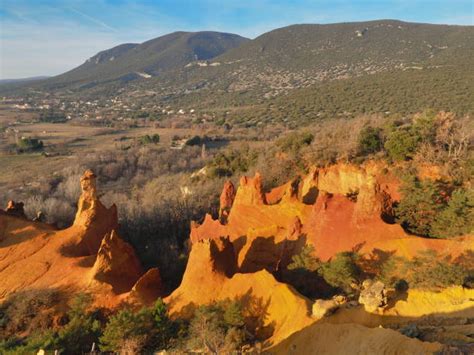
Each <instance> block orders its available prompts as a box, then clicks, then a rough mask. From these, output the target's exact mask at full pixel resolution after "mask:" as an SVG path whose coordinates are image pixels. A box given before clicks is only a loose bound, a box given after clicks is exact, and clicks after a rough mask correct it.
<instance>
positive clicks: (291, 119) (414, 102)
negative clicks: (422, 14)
mask: <svg viewBox="0 0 474 355" xmlns="http://www.w3.org/2000/svg"><path fill="white" fill-rule="evenodd" d="M471 61H472V60H471ZM472 64H473V65H474V62H473V63H472ZM428 108H431V109H434V110H445V111H452V112H456V113H458V114H460V115H463V114H468V113H473V112H474V73H473V71H472V70H469V66H467V65H464V66H456V67H442V68H433V69H423V70H407V71H393V72H387V73H380V74H375V75H365V76H362V77H358V78H352V79H344V80H337V81H333V82H328V83H325V84H322V85H316V86H314V87H312V88H307V89H299V90H295V91H293V92H290V93H289V94H288V95H286V96H281V97H278V98H276V99H272V100H268V101H266V102H265V103H263V104H260V105H255V106H253V107H251V108H245V109H244V108H242V109H238V110H235V111H233V112H232V113H230V114H229V117H228V121H229V122H231V123H235V124H243V125H246V126H255V125H259V124H272V123H285V124H289V125H290V126H295V127H296V126H297V125H298V126H299V125H301V124H309V123H311V122H314V121H320V120H323V119H328V118H333V117H346V118H352V117H355V116H358V115H361V114H373V113H387V114H395V113H397V114H400V115H408V114H412V113H416V112H419V111H423V110H425V109H428Z"/></svg>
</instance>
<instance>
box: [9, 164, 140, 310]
mask: <svg viewBox="0 0 474 355" xmlns="http://www.w3.org/2000/svg"><path fill="white" fill-rule="evenodd" d="M95 181H96V178H95V175H94V174H93V173H92V172H91V171H86V173H85V174H84V176H83V177H82V179H81V187H82V195H81V197H80V200H79V203H78V212H77V215H76V220H75V222H74V225H72V226H71V227H69V228H67V229H63V230H57V229H55V228H54V227H53V226H51V225H48V224H45V223H38V222H34V221H29V220H27V219H24V218H18V217H16V216H14V215H11V214H10V213H7V212H5V211H3V210H0V280H1V282H0V300H2V299H4V298H6V297H8V296H9V295H10V294H11V293H14V292H30V291H31V290H41V289H49V288H54V289H58V290H64V291H65V292H66V293H67V294H74V293H76V292H90V293H91V294H93V296H94V302H95V305H96V306H98V307H108V308H113V307H116V306H117V305H118V304H120V303H121V302H123V300H124V299H125V298H126V295H127V294H128V292H129V291H130V289H131V288H132V286H133V285H134V284H136V282H137V280H138V279H139V278H140V276H141V275H142V269H141V267H140V263H139V261H138V259H137V257H136V255H135V253H134V251H133V248H132V247H131V246H130V245H129V244H128V243H126V242H124V241H123V240H122V239H120V237H119V236H118V235H117V234H116V232H115V230H116V227H117V226H118V224H117V214H116V210H115V207H112V208H110V209H107V208H105V207H104V206H103V205H102V203H101V202H100V200H99V197H98V194H97V189H96V185H95ZM13 206H14V205H13V204H11V207H13ZM16 206H18V205H17V204H16ZM10 210H12V208H11V209H10ZM13 210H16V211H18V210H20V209H18V208H14V209H13Z"/></svg>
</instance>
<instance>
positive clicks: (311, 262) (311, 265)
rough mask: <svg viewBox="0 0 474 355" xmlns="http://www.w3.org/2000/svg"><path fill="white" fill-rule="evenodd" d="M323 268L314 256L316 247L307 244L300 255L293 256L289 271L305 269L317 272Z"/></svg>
mask: <svg viewBox="0 0 474 355" xmlns="http://www.w3.org/2000/svg"><path fill="white" fill-rule="evenodd" d="M320 266H321V262H320V261H319V259H318V258H316V257H315V256H314V246H313V245H312V244H307V245H305V246H304V247H303V249H302V250H301V252H300V253H299V254H296V255H293V257H292V262H291V264H289V265H288V270H297V269H304V270H309V271H317V270H318V269H319V267H320Z"/></svg>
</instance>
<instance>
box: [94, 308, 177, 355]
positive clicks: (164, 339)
mask: <svg viewBox="0 0 474 355" xmlns="http://www.w3.org/2000/svg"><path fill="white" fill-rule="evenodd" d="M174 327H175V325H174V324H173V322H171V321H170V319H169V318H168V312H167V309H166V306H165V304H164V303H163V301H162V300H161V299H158V300H157V301H156V302H155V304H154V306H153V307H144V308H142V309H140V310H139V311H137V312H133V311H132V310H130V309H123V310H121V311H119V312H118V313H117V314H115V315H113V316H111V317H110V318H109V320H108V322H107V324H106V327H105V330H104V333H103V335H102V336H101V337H100V343H101V346H100V348H101V350H102V351H114V352H116V351H120V350H122V349H123V348H124V347H125V345H126V344H127V342H129V341H135V342H136V344H137V347H138V349H135V350H136V351H138V352H143V351H145V352H153V351H155V350H160V349H165V348H166V347H167V346H168V344H169V341H170V339H171V338H172V336H173V335H174V329H175V328H174Z"/></svg>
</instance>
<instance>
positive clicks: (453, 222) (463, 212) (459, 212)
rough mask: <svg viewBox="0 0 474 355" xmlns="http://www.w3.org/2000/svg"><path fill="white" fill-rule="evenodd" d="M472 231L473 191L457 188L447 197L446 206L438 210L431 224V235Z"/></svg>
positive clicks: (443, 235) (450, 235)
mask: <svg viewBox="0 0 474 355" xmlns="http://www.w3.org/2000/svg"><path fill="white" fill-rule="evenodd" d="M473 231H474V193H473V191H472V190H470V191H466V190H464V189H457V190H455V191H454V192H453V193H452V194H451V197H450V198H449V201H448V204H447V206H446V207H445V208H444V209H443V210H442V211H440V212H439V213H438V214H437V215H436V218H435V220H434V221H433V224H432V226H431V235H432V236H434V237H436V238H449V237H452V236H457V235H463V234H468V233H470V232H473Z"/></svg>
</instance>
